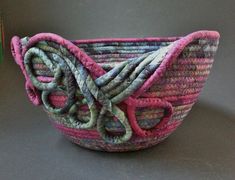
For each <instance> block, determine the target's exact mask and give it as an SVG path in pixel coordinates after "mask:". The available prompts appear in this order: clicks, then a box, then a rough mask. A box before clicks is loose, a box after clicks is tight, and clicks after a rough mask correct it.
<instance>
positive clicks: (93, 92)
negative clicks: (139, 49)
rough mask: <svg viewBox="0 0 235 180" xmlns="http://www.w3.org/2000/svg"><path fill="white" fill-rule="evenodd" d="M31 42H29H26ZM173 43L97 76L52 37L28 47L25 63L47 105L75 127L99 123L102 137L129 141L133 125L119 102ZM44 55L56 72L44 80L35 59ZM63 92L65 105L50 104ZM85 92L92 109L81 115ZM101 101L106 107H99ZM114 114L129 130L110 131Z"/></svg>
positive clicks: (132, 90)
mask: <svg viewBox="0 0 235 180" xmlns="http://www.w3.org/2000/svg"><path fill="white" fill-rule="evenodd" d="M24 43H25V44H26V45H27V42H24ZM172 46H173V43H172V44H170V45H168V46H165V47H162V48H160V49H158V50H156V51H152V52H148V53H144V54H143V55H141V56H140V57H138V58H131V59H129V60H127V61H124V62H122V63H120V64H119V65H117V66H116V67H114V68H113V69H112V70H110V71H108V72H107V73H105V74H104V75H102V76H99V77H98V78H96V79H93V77H92V75H91V74H90V71H89V70H88V69H87V68H86V67H84V65H83V64H82V63H81V62H80V61H79V59H77V58H76V57H75V56H74V55H73V54H72V53H70V51H68V49H67V48H65V47H63V46H62V45H60V44H58V43H56V42H52V41H39V42H38V43H36V44H35V46H33V47H30V48H29V49H27V51H26V52H25V55H24V66H25V70H26V73H27V74H28V77H29V78H30V80H31V82H32V84H33V86H34V87H36V88H37V89H38V90H39V91H41V99H42V102H43V105H44V107H45V109H46V110H47V111H48V112H50V113H52V114H54V116H56V117H59V118H60V119H62V120H63V121H66V122H69V126H70V127H71V128H79V129H90V128H93V127H95V126H97V130H98V132H99V133H100V135H101V136H102V138H103V139H104V140H105V141H106V142H108V143H113V144H120V143H123V142H126V141H128V140H129V139H130V138H131V136H132V129H131V126H130V124H129V122H128V119H127V117H126V115H125V113H124V112H123V111H122V110H121V109H120V108H119V107H118V106H117V104H119V103H120V102H122V101H124V100H125V99H126V98H129V97H130V96H131V95H132V94H133V93H134V92H135V91H136V90H137V89H138V88H140V87H141V86H142V85H143V83H144V82H145V81H146V79H148V78H149V77H150V76H151V75H152V74H153V73H154V72H155V71H156V69H157V68H158V67H159V65H160V64H161V62H162V61H163V59H164V57H165V56H166V54H167V52H168V51H169V49H170V48H171V47H172ZM34 59H40V60H41V61H42V62H43V63H44V64H45V65H46V67H47V68H48V69H49V71H50V72H51V73H52V74H53V79H52V80H51V81H50V82H42V81H40V80H38V78H37V77H36V76H35V75H34V72H33V67H32V64H33V63H32V61H33V60H34ZM58 91H60V92H63V93H64V94H66V96H67V100H66V103H65V105H64V107H61V108H55V107H53V105H51V104H50V101H49V95H50V94H51V93H52V92H58ZM77 91H79V93H81V94H82V96H83V97H84V99H85V102H86V104H87V105H88V107H89V110H90V118H88V119H86V120H81V119H79V118H78V117H77V114H76V112H77V110H78V109H79V107H80V104H81V102H80V100H78V99H77V98H76V93H77ZM97 103H99V104H100V105H101V106H102V107H101V109H100V108H99V107H98V105H97ZM110 113H111V114H112V115H113V116H114V117H115V118H117V119H118V121H119V122H120V123H121V124H122V126H123V127H124V129H125V133H124V134H122V135H118V136H114V135H110V134H109V133H108V132H107V131H106V128H105V124H106V122H107V121H108V116H107V114H110Z"/></svg>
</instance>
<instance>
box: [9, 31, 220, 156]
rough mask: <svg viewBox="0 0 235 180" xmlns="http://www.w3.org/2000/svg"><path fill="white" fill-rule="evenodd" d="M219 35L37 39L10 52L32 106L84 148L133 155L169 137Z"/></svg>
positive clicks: (17, 41) (195, 92) (18, 42)
mask: <svg viewBox="0 0 235 180" xmlns="http://www.w3.org/2000/svg"><path fill="white" fill-rule="evenodd" d="M218 41H219V33H217V32H215V31H197V32H194V33H191V34H189V35H187V36H184V37H170V38H155V37H154V38H129V39H95V40H75V41H69V40H66V39H64V38H62V37H60V36H58V35H56V34H52V33H40V34H37V35H35V36H33V37H25V38H22V39H20V38H19V37H17V36H15V37H13V38H12V41H11V50H12V54H13V56H14V59H15V61H16V63H17V64H18V65H19V66H20V68H21V70H22V72H23V74H24V76H25V79H26V83H25V88H26V92H27V94H28V97H29V99H30V100H31V101H32V103H33V104H34V105H43V107H44V109H45V111H46V112H47V113H48V115H49V117H50V119H51V122H52V124H53V125H54V126H55V127H56V128H57V129H59V130H60V131H61V132H62V133H63V134H64V135H65V136H66V137H68V138H69V139H70V140H71V141H73V142H74V143H76V144H79V145H81V146H83V147H86V148H90V149H95V150H103V151H119V152H121V151H133V150H139V149H143V148H147V147H150V146H153V145H155V144H157V143H159V142H161V141H162V140H164V139H165V138H166V137H168V136H169V135H170V134H171V133H172V132H173V131H174V130H175V129H176V128H177V127H178V126H179V125H180V124H181V123H182V120H183V119H184V118H185V116H186V115H187V114H188V113H189V111H190V110H191V108H192V106H193V104H194V103H195V101H196V100H197V98H198V95H199V93H200V91H201V89H202V87H203V85H204V83H205V81H206V79H207V77H208V74H209V72H210V69H211V66H212V63H213V58H214V55H215V52H216V50H217V47H218Z"/></svg>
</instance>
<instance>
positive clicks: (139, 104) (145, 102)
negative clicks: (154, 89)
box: [127, 98, 173, 137]
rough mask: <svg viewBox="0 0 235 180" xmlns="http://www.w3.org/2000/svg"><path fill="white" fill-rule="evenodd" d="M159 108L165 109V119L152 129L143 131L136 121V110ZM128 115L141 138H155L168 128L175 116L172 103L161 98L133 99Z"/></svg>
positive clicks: (129, 105)
mask: <svg viewBox="0 0 235 180" xmlns="http://www.w3.org/2000/svg"><path fill="white" fill-rule="evenodd" d="M150 107H154V108H159V109H164V110H165V112H164V117H163V118H162V119H161V121H160V122H159V123H157V125H156V126H154V127H153V128H151V129H148V130H146V129H142V128H141V127H140V126H139V124H138V122H137V119H136V115H135V113H136V108H150ZM127 114H128V117H129V121H130V124H131V126H132V129H133V130H134V131H135V133H136V134H137V135H139V136H141V137H149V136H151V137H154V136H157V135H160V134H161V131H162V129H164V128H166V127H167V124H168V122H169V120H170V119H171V117H172V114H173V107H172V105H171V103H169V102H168V101H166V100H163V99H159V98H138V99H132V102H131V103H130V104H128V108H127Z"/></svg>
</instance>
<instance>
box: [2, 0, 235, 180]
mask: <svg viewBox="0 0 235 180" xmlns="http://www.w3.org/2000/svg"><path fill="white" fill-rule="evenodd" d="M0 10H1V12H2V15H3V19H4V25H5V34H6V47H7V48H6V50H5V59H4V61H3V62H2V63H1V64H0V73H1V74H0V84H1V85H0V180H2V179H3V180H5V179H7V180H8V179H9V180H12V179H146V180H147V179H158V178H160V179H167V180H168V179H187V180H188V179H195V180H196V179H213V180H214V179H216V180H217V179H225V180H227V179H231V180H234V179H235V140H234V139H235V60H234V58H235V1H233V0H230V1H229V0H223V1H219V0H208V1H205V0H197V1H193V0H188V1H187V0H180V1H170V0H164V1H157V0H155V1H154V0H96V1H95V0H67V1H65V0H64V1H63V0H47V1H46V0H24V1H22V0H0ZM201 29H205V30H217V31H219V32H220V34H221V39H220V45H219V50H218V53H217V55H216V57H215V63H214V66H213V68H212V72H211V74H210V76H209V79H208V81H207V83H206V86H205V87H204V89H203V91H202V93H201V96H200V99H199V101H198V103H197V104H196V105H195V106H194V108H193V110H192V111H191V113H190V114H189V116H188V117H186V119H185V121H184V123H183V125H182V126H181V127H180V128H178V130H177V131H176V132H175V133H174V134H173V135H171V136H170V137H169V138H168V139H167V140H166V141H164V142H163V143H161V144H159V145H157V146H156V147H153V148H150V149H148V150H144V151H138V152H134V153H133V152H132V153H121V154H120V153H101V152H94V151H89V150H86V149H83V148H80V147H78V146H76V145H73V144H72V143H70V142H69V141H67V140H66V139H65V138H63V137H62V136H61V135H60V134H59V133H58V132H57V131H55V130H54V129H53V128H52V127H51V125H50V124H49V122H48V121H47V119H48V118H47V116H46V114H45V113H44V112H43V111H42V109H41V108H38V107H34V106H33V105H32V104H31V103H30V102H29V100H28V99H27V96H26V93H25V90H24V78H23V75H22V73H21V72H20V69H19V68H18V66H17V65H16V64H15V63H14V61H13V58H12V57H11V55H10V51H9V41H10V38H11V37H12V36H13V35H19V36H20V37H24V36H30V35H34V34H36V33H39V32H54V33H57V34H60V35H61V36H63V37H65V38H67V39H88V38H104V37H105V38H107V37H147V36H183V35H186V34H188V33H190V32H193V31H196V30H201Z"/></svg>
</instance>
